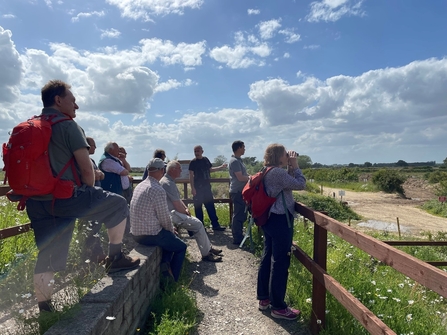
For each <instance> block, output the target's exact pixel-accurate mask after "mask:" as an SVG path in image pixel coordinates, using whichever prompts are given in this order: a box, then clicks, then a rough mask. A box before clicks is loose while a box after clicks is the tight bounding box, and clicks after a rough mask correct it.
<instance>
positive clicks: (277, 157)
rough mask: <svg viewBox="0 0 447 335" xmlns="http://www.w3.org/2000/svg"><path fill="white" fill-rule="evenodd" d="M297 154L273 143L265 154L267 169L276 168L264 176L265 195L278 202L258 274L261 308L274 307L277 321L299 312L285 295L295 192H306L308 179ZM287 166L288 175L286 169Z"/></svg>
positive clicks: (292, 317)
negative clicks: (268, 167)
mask: <svg viewBox="0 0 447 335" xmlns="http://www.w3.org/2000/svg"><path fill="white" fill-rule="evenodd" d="M297 157H298V154H297V153H296V152H295V151H289V152H287V151H286V149H285V148H284V146H283V145H281V144H271V145H269V146H268V147H267V149H266V150H265V153H264V166H266V167H267V166H274V167H276V168H274V169H272V170H270V171H269V173H267V174H266V175H265V177H264V185H265V189H266V192H267V194H268V195H269V196H271V197H276V201H275V203H274V204H273V206H272V207H271V209H270V213H269V218H268V220H267V223H266V224H265V225H264V226H262V230H263V232H264V252H263V255H262V260H261V264H260V266H259V271H258V285H257V298H258V300H259V309H260V310H266V309H267V308H269V307H271V315H272V316H273V317H275V318H279V319H285V320H295V319H296V318H297V317H298V315H299V314H300V311H299V310H297V309H293V308H290V307H288V306H287V304H286V303H285V301H284V299H285V295H286V288H287V278H288V275H289V265H290V255H291V252H290V251H291V247H292V237H293V219H294V213H295V209H294V208H295V200H294V199H293V195H292V190H303V189H304V188H305V187H306V178H305V177H304V175H303V173H302V172H301V170H300V168H299V166H298V162H297ZM286 166H287V167H288V168H289V172H287V170H285V169H283V167H286Z"/></svg>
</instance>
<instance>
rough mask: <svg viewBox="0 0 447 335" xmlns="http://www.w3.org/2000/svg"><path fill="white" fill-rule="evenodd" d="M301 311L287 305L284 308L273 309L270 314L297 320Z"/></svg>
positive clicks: (275, 316) (278, 317) (279, 317)
mask: <svg viewBox="0 0 447 335" xmlns="http://www.w3.org/2000/svg"><path fill="white" fill-rule="evenodd" d="M300 313H301V312H300V311H299V310H298V309H294V308H290V307H287V308H284V309H278V310H272V312H271V313H270V314H271V315H272V316H273V317H274V318H276V319H284V320H295V319H296V318H297V317H298V315H300Z"/></svg>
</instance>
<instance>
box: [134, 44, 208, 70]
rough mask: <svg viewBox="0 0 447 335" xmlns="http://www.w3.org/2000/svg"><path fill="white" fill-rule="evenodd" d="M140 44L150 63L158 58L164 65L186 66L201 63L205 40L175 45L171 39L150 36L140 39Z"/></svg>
mask: <svg viewBox="0 0 447 335" xmlns="http://www.w3.org/2000/svg"><path fill="white" fill-rule="evenodd" d="M140 45H141V52H142V56H143V58H144V60H145V61H148V62H150V63H152V62H154V61H155V60H156V59H159V60H160V61H162V62H163V63H164V64H166V65H174V64H182V65H184V66H185V67H187V68H191V67H195V66H199V65H201V64H202V55H203V53H205V50H206V49H205V46H206V42H205V41H201V42H197V43H193V44H188V43H183V42H182V43H179V44H177V45H175V44H173V43H172V42H171V41H163V40H161V39H158V38H152V39H144V40H141V41H140Z"/></svg>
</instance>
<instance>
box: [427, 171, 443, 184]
mask: <svg viewBox="0 0 447 335" xmlns="http://www.w3.org/2000/svg"><path fill="white" fill-rule="evenodd" d="M443 180H444V181H447V172H445V171H440V170H437V171H434V172H431V173H429V174H428V177H427V181H428V182H429V183H430V184H436V183H439V182H440V181H443Z"/></svg>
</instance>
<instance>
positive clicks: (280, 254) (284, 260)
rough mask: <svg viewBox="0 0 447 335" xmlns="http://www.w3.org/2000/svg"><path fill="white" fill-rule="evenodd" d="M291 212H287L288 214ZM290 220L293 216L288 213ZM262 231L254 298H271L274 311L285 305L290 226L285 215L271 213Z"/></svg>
mask: <svg viewBox="0 0 447 335" xmlns="http://www.w3.org/2000/svg"><path fill="white" fill-rule="evenodd" d="M289 215H290V214H289ZM290 220H291V222H293V216H292V215H290ZM262 230H263V232H264V253H263V255H262V259H261V264H260V266H259V271H258V287H257V298H258V299H259V300H263V299H270V304H271V306H272V309H273V310H278V309H284V308H287V304H286V303H285V301H284V298H285V296H286V288H287V279H288V276H289V266H290V248H291V247H292V238H293V225H292V227H290V228H289V226H288V223H287V217H286V215H285V214H282V215H279V214H274V213H271V214H270V217H269V219H268V221H267V223H266V224H265V225H264V226H262Z"/></svg>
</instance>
